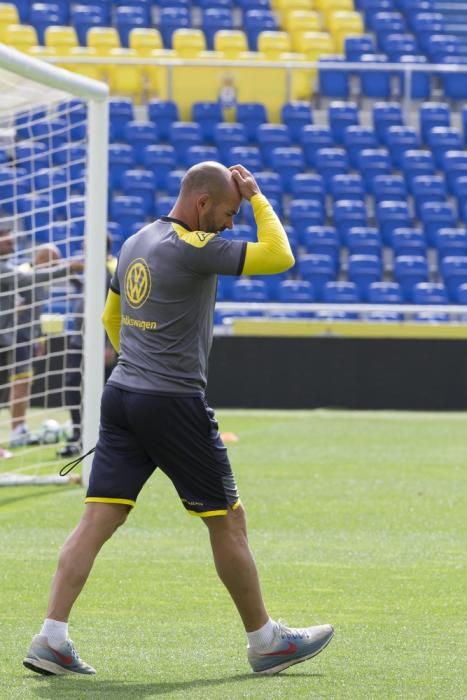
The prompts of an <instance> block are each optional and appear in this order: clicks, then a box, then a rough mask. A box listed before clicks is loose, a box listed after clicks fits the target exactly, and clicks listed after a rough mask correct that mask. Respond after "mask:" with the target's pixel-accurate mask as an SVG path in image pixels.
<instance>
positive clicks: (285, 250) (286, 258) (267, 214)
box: [242, 194, 295, 275]
mask: <svg viewBox="0 0 467 700" xmlns="http://www.w3.org/2000/svg"><path fill="white" fill-rule="evenodd" d="M250 204H251V206H252V207H253V213H254V216H255V221H256V226H257V228H258V242H257V243H247V246H246V256H245V263H244V265H243V270H242V275H273V274H276V273H278V272H285V271H286V270H288V269H289V268H291V267H292V265H294V263H295V258H294V256H293V253H292V250H291V248H290V243H289V239H288V238H287V234H286V232H285V231H284V227H283V226H282V224H281V222H280V221H279V219H278V217H277V216H276V213H275V212H274V209H273V208H272V207H271V205H270V204H269V202H268V200H267V199H266V197H265V196H264V195H262V194H255V195H254V196H253V197H252V198H251V200H250Z"/></svg>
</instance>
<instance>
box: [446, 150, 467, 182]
mask: <svg viewBox="0 0 467 700" xmlns="http://www.w3.org/2000/svg"><path fill="white" fill-rule="evenodd" d="M443 170H444V172H445V174H446V182H447V185H448V188H449V191H450V192H454V188H455V183H456V180H458V178H460V177H466V176H467V153H466V152H465V151H447V152H446V153H445V154H444V156H443Z"/></svg>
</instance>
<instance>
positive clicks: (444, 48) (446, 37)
mask: <svg viewBox="0 0 467 700" xmlns="http://www.w3.org/2000/svg"><path fill="white" fill-rule="evenodd" d="M461 53H462V48H461V42H460V40H459V38H458V37H457V36H453V35H452V34H432V35H431V36H429V37H427V40H426V54H427V55H428V58H429V59H430V61H431V63H444V61H445V60H446V59H448V58H453V59H454V60H455V61H457V60H458V58H459V57H460V55H461Z"/></svg>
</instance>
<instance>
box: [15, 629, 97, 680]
mask: <svg viewBox="0 0 467 700" xmlns="http://www.w3.org/2000/svg"><path fill="white" fill-rule="evenodd" d="M23 666H26V668H29V669H30V670H31V671H35V672H36V673H42V674H43V675H45V676H59V675H63V674H65V673H80V674H85V675H92V674H94V673H95V672H96V671H95V669H94V668H93V667H92V666H89V664H86V663H85V662H84V661H81V659H80V658H79V655H78V652H77V651H76V649H75V647H74V644H73V642H72V641H71V639H67V640H66V641H65V642H62V643H61V644H60V646H59V647H58V649H53V648H52V647H51V646H49V644H48V639H47V637H44V636H43V635H40V634H36V636H35V637H33V640H32V642H31V646H30V647H29V651H28V654H27V656H26V658H25V659H24V660H23Z"/></svg>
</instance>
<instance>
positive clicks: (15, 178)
mask: <svg viewBox="0 0 467 700" xmlns="http://www.w3.org/2000/svg"><path fill="white" fill-rule="evenodd" d="M32 187H33V179H32V177H31V175H30V174H28V171H27V170H26V168H7V167H0V200H1V202H2V209H3V210H4V211H5V212H6V213H7V214H13V213H14V212H15V210H16V199H17V198H20V199H22V198H23V197H25V196H26V195H28V194H31V190H32Z"/></svg>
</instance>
